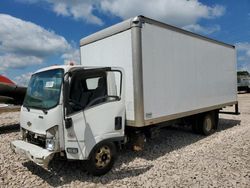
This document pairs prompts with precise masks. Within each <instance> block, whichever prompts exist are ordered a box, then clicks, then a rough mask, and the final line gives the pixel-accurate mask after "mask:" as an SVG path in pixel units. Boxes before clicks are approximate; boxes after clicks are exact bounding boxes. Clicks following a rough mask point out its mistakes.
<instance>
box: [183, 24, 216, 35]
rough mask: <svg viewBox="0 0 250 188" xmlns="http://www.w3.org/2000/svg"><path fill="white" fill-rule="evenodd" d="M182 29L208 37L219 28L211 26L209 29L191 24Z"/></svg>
mask: <svg viewBox="0 0 250 188" xmlns="http://www.w3.org/2000/svg"><path fill="white" fill-rule="evenodd" d="M183 29H186V30H188V31H191V32H195V33H200V34H205V35H210V34H212V33H214V32H218V31H220V26H219V25H213V26H209V27H203V26H201V25H199V24H191V25H187V26H184V27H183Z"/></svg>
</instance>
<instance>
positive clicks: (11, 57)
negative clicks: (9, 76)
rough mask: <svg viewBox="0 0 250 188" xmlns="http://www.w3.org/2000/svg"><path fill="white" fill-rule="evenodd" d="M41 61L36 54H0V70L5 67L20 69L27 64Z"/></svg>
mask: <svg viewBox="0 0 250 188" xmlns="http://www.w3.org/2000/svg"><path fill="white" fill-rule="evenodd" d="M42 62H43V59H42V58H39V57H36V56H22V55H15V54H4V55H2V56H0V63H1V64H0V71H4V70H6V69H21V68H24V67H27V66H32V65H38V64H41V63H42Z"/></svg>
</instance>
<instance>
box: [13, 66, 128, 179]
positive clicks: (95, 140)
mask: <svg viewBox="0 0 250 188" xmlns="http://www.w3.org/2000/svg"><path fill="white" fill-rule="evenodd" d="M123 77H124V73H123V70H122V69H120V68H110V67H83V66H53V67H49V68H46V69H42V70H39V71H37V72H36V73H34V74H33V75H32V77H31V79H30V82H29V86H28V90H27V94H26V97H25V100H24V103H23V106H22V108H21V117H20V126H21V135H22V140H17V141H13V142H12V143H11V147H12V149H13V150H14V151H15V152H16V153H19V154H22V155H24V156H25V157H26V158H28V159H29V160H31V161H33V162H35V163H37V164H39V165H41V166H44V167H47V165H48V163H49V162H50V160H51V159H52V158H53V157H54V156H55V155H61V156H66V158H67V159H72V160H89V162H88V164H89V169H90V170H89V171H90V172H91V173H92V174H95V175H100V174H103V173H105V172H106V171H108V170H109V169H110V168H111V167H112V165H113V162H114V158H115V153H116V147H117V145H119V144H120V143H121V142H123V140H124V126H125V123H124V122H125V105H124V94H123V93H124V92H123V91H124V83H123V79H122V78H123Z"/></svg>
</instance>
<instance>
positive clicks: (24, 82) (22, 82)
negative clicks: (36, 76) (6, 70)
mask: <svg viewBox="0 0 250 188" xmlns="http://www.w3.org/2000/svg"><path fill="white" fill-rule="evenodd" d="M31 75H32V72H28V73H25V74H22V75H20V76H16V77H15V78H14V81H15V82H16V83H17V85H19V86H25V87H27V86H28V83H29V80H30V78H31Z"/></svg>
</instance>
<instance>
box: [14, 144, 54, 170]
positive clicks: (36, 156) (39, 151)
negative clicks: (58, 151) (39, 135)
mask: <svg viewBox="0 0 250 188" xmlns="http://www.w3.org/2000/svg"><path fill="white" fill-rule="evenodd" d="M10 147H11V149H12V151H13V152H14V153H17V154H19V155H21V156H23V157H25V158H27V159H29V160H30V161H33V162H34V163H36V164H38V165H40V166H42V167H44V168H47V167H48V164H49V162H50V161H51V160H52V158H53V156H54V154H55V153H54V152H51V151H48V150H46V149H43V148H41V147H39V146H36V145H34V144H30V143H27V142H24V141H22V140H15V141H13V142H11V143H10Z"/></svg>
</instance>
